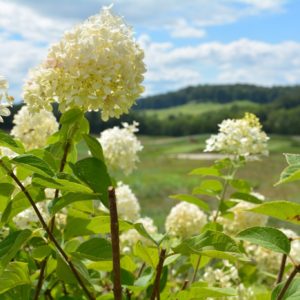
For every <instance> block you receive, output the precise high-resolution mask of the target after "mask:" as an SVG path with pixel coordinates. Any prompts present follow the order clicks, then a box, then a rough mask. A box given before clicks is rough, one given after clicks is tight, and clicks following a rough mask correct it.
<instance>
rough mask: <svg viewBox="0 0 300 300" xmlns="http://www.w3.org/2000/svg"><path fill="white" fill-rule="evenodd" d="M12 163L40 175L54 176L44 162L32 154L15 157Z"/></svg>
mask: <svg viewBox="0 0 300 300" xmlns="http://www.w3.org/2000/svg"><path fill="white" fill-rule="evenodd" d="M12 162H13V163H15V164H20V165H22V166H23V167H24V168H27V169H29V170H32V171H34V172H36V173H39V174H42V175H48V176H54V172H53V171H52V170H51V167H50V166H49V165H48V164H47V163H46V162H45V161H44V160H42V159H41V158H39V157H37V156H34V155H32V154H23V155H20V156H17V157H15V158H13V159H12Z"/></svg>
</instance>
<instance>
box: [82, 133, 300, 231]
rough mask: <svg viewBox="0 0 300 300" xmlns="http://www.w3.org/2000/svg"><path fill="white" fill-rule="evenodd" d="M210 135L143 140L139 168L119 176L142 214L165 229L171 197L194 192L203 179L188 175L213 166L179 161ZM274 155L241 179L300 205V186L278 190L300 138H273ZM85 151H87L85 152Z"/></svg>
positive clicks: (272, 196)
mask: <svg viewBox="0 0 300 300" xmlns="http://www.w3.org/2000/svg"><path fill="white" fill-rule="evenodd" d="M207 138H208V135H199V136H190V137H178V138H173V137H143V136H142V137H140V139H141V141H142V144H143V145H144V149H143V151H142V152H141V155H140V163H139V164H138V168H137V169H136V170H135V171H134V172H133V173H132V174H131V175H129V176H127V177H125V176H124V175H122V174H116V180H118V181H119V180H121V181H123V182H125V183H127V184H129V185H130V186H131V188H132V189H133V191H134V193H135V194H136V195H137V197H138V199H139V201H140V203H141V207H142V215H143V216H149V217H152V218H153V219H154V220H155V223H156V224H157V225H158V226H159V227H160V228H163V226H164V220H165V217H166V215H167V214H168V213H169V210H170V209H171V207H172V206H173V205H174V204H176V201H175V200H172V199H170V198H169V197H168V196H169V195H171V194H176V193H191V191H192V189H193V187H195V186H196V185H197V184H198V183H199V178H198V177H195V176H189V175H188V173H189V172H190V171H191V170H192V169H194V168H197V167H203V166H209V165H211V164H212V163H213V160H207V159H205V160H199V159H179V158H178V157H177V156H178V155H181V154H183V153H186V154H195V153H202V151H203V149H204V147H205V140H206V139H207ZM269 149H270V155H269V156H268V157H266V158H264V159H263V160H261V161H256V162H249V163H248V165H247V166H246V167H245V168H244V169H242V170H241V171H240V172H239V174H238V175H239V177H240V178H244V179H248V180H250V182H251V183H252V185H253V186H254V187H255V190H256V191H257V192H260V193H261V194H263V195H264V196H265V197H266V198H267V199H268V200H291V201H296V202H300V194H299V190H300V184H299V183H290V184H285V185H281V186H277V187H274V184H275V183H276V182H277V181H278V179H279V175H280V173H281V171H282V170H283V169H284V168H285V167H286V162H285V159H284V156H283V155H282V153H300V137H284V136H271V139H270V141H269ZM81 151H86V149H82V148H81ZM82 154H84V153H82Z"/></svg>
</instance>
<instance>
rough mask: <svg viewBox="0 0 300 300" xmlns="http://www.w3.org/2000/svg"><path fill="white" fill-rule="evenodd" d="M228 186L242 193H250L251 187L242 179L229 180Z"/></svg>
mask: <svg viewBox="0 0 300 300" xmlns="http://www.w3.org/2000/svg"><path fill="white" fill-rule="evenodd" d="M229 184H230V185H231V186H232V187H233V188H235V189H236V190H238V191H239V192H242V193H250V192H251V185H250V184H249V183H248V182H247V181H246V180H243V179H232V180H229Z"/></svg>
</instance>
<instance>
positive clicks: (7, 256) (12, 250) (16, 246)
mask: <svg viewBox="0 0 300 300" xmlns="http://www.w3.org/2000/svg"><path fill="white" fill-rule="evenodd" d="M30 236H31V231H30V230H29V229H25V230H21V231H15V232H13V233H11V234H10V235H9V236H7V237H6V238H5V239H4V240H2V241H1V242H0V262H1V268H2V269H3V268H5V266H6V265H7V264H8V263H9V262H10V261H11V260H12V259H13V258H14V257H15V255H16V254H17V252H18V251H19V250H20V249H21V247H22V246H23V245H24V244H25V242H27V240H28V239H29V238H30Z"/></svg>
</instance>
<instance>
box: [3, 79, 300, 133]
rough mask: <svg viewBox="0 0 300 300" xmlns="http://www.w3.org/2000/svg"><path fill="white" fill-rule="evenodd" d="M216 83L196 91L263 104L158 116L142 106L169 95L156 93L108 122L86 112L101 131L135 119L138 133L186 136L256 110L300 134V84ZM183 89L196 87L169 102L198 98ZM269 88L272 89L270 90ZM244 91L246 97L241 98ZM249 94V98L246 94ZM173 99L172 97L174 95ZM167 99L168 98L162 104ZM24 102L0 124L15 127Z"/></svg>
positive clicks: (267, 122)
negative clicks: (16, 114) (283, 85)
mask: <svg viewBox="0 0 300 300" xmlns="http://www.w3.org/2000/svg"><path fill="white" fill-rule="evenodd" d="M213 87H214V86H199V87H195V88H194V89H195V91H199V90H201V89H202V90H203V91H206V94H205V93H204V94H203V95H202V98H203V99H206V100H203V101H202V102H206V101H210V102H221V103H229V102H234V101H235V100H241V99H242V100H250V101H252V102H256V103H260V104H261V105H259V106H251V105H249V107H247V106H242V107H241V106H239V105H234V103H233V105H232V106H230V107H229V108H228V107H227V108H222V109H219V110H214V111H208V112H205V113H201V114H199V115H195V114H193V115H191V114H188V113H185V114H183V113H180V114H174V115H169V116H168V117H166V118H164V119H163V118H159V117H158V115H156V114H147V113H146V112H145V111H144V109H142V108H141V107H143V106H144V107H147V108H149V107H150V106H151V105H152V104H153V103H154V102H155V103H156V101H154V102H153V99H154V98H155V99H159V97H161V99H162V101H166V100H164V99H166V98H165V96H166V95H161V96H159V95H157V96H155V97H148V98H144V99H141V100H139V101H138V104H137V106H136V108H135V109H134V110H132V111H131V112H130V113H129V114H127V115H123V116H122V117H121V118H120V119H110V120H109V121H107V122H103V121H102V120H101V119H100V116H99V112H89V113H87V118H88V120H89V121H90V126H91V133H93V134H99V133H100V132H101V131H103V130H104V129H107V128H110V127H113V126H120V125H121V123H122V122H129V123H132V122H133V121H134V120H135V121H137V122H139V123H140V125H139V129H140V131H139V133H140V134H143V135H153V136H155V135H157V136H184V135H193V134H201V133H214V132H217V130H218V126H217V125H218V124H219V123H220V122H221V121H222V120H224V119H227V118H239V117H242V116H243V114H244V113H245V112H246V111H247V112H252V113H254V114H256V115H257V116H258V117H259V118H260V120H261V123H262V124H263V127H264V130H265V131H267V132H268V133H276V134H300V126H299V118H300V87H299V86H295V87H272V88H265V87H258V86H251V85H226V86H225V85H223V86H215V89H216V90H215V91H214V89H213ZM184 90H186V91H189V92H191V91H192V90H193V88H192V87H189V88H187V89H183V90H180V91H178V92H177V93H178V94H176V92H173V93H169V94H173V95H176V97H175V96H174V99H175V100H174V99H173V100H174V101H173V100H172V101H171V100H170V103H173V102H174V103H175V102H176V101H177V102H176V103H179V102H180V101H179V100H178V99H180V97H179V95H182V99H183V100H181V101H185V100H186V99H193V101H196V99H195V98H194V97H193V98H190V97H191V96H190V94H189V92H187V94H186V95H185V94H184V92H183V91H184ZM209 91H210V92H211V94H210V93H209ZM220 91H224V93H225V94H224V95H226V96H224V95H223V96H224V97H223V98H221V96H220V95H221V94H222V93H221V92H220ZM230 91H231V93H230ZM267 91H268V92H269V93H267ZM195 93H196V92H195ZM243 93H244V94H243ZM242 94H243V95H244V97H245V98H240V97H241V95H242ZM246 96H247V97H248V98H246ZM195 97H196V96H195ZM209 97H211V98H209ZM219 97H220V98H219ZM259 97H261V98H259ZM170 99H172V97H171V98H170ZM176 99H177V100H176ZM184 99H185V100H184ZM197 99H198V100H197V102H201V101H200V100H199V98H197ZM157 101H158V100H157ZM166 103H167V102H165V103H164V104H163V105H165V104H166ZM170 103H169V104H170ZM169 104H168V105H169ZM21 105H22V104H19V105H15V106H14V107H13V108H12V114H11V116H9V117H6V118H5V122H4V123H2V124H1V125H0V128H1V129H5V130H10V129H11V128H12V126H13V124H12V120H13V115H14V114H15V113H16V112H17V111H18V110H19V109H20V107H21ZM155 105H156V104H155ZM173 106H174V105H173ZM169 107H170V106H169ZM54 114H55V115H56V117H57V118H59V113H58V110H57V107H56V106H54Z"/></svg>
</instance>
